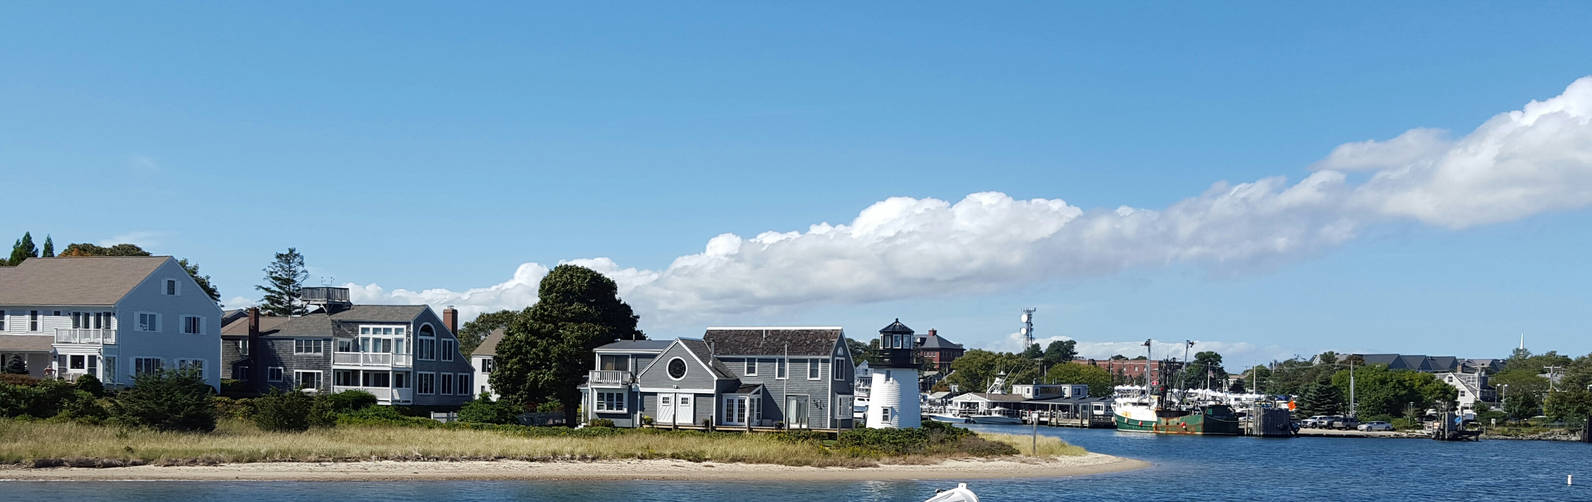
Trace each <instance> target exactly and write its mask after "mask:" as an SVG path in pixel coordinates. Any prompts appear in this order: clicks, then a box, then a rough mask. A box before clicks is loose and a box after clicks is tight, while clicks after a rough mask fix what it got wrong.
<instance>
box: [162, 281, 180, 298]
mask: <svg viewBox="0 0 1592 502" xmlns="http://www.w3.org/2000/svg"><path fill="white" fill-rule="evenodd" d="M167 291H171V292H170V293H167ZM160 294H162V295H165V296H182V281H179V280H176V279H166V282H165V283H164V284H162V285H161V288H160Z"/></svg>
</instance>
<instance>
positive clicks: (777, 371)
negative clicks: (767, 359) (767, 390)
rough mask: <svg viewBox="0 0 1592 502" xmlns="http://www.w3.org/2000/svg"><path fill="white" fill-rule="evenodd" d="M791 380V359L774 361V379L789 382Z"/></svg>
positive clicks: (784, 358) (783, 358)
mask: <svg viewBox="0 0 1592 502" xmlns="http://www.w3.org/2000/svg"><path fill="white" fill-rule="evenodd" d="M789 378H790V358H789V357H781V358H779V359H775V360H774V379H775V380H787V379H789Z"/></svg>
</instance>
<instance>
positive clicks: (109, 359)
mask: <svg viewBox="0 0 1592 502" xmlns="http://www.w3.org/2000/svg"><path fill="white" fill-rule="evenodd" d="M101 380H104V383H116V356H105V378H102V379H101Z"/></svg>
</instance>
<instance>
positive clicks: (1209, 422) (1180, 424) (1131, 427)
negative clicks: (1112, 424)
mask: <svg viewBox="0 0 1592 502" xmlns="http://www.w3.org/2000/svg"><path fill="white" fill-rule="evenodd" d="M1116 423H1117V430H1119V431H1128V432H1149V433H1153V434H1187V435H1194V436H1237V435H1238V418H1237V417H1235V416H1231V415H1229V416H1225V417H1216V416H1211V415H1207V414H1205V413H1192V414H1188V415H1183V416H1176V417H1156V418H1155V419H1153V420H1145V419H1135V418H1131V417H1127V416H1123V415H1121V414H1117V415H1116Z"/></svg>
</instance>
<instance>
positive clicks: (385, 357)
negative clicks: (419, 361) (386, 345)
mask: <svg viewBox="0 0 1592 502" xmlns="http://www.w3.org/2000/svg"><path fill="white" fill-rule="evenodd" d="M332 364H340V365H344V366H380V367H408V366H414V356H412V355H409V354H387V353H381V352H333V353H332Z"/></svg>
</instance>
